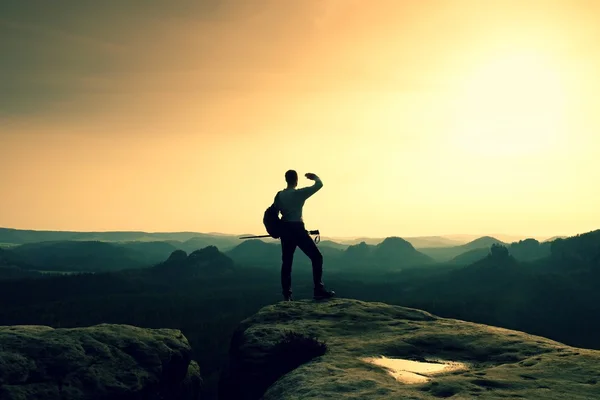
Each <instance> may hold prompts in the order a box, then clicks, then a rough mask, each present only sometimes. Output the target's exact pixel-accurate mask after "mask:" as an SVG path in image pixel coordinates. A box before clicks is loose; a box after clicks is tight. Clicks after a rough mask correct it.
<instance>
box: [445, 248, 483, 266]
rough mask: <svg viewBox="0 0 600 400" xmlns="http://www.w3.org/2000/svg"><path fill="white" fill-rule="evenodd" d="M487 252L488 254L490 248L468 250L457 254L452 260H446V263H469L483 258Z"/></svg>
mask: <svg viewBox="0 0 600 400" xmlns="http://www.w3.org/2000/svg"><path fill="white" fill-rule="evenodd" d="M488 254H490V249H489V248H487V247H482V248H478V249H473V250H468V251H466V252H464V253H462V254H459V255H457V256H456V257H454V258H453V259H452V260H450V261H448V263H449V264H453V265H470V264H473V263H474V262H477V261H479V260H482V259H484V258H485V257H487V255H488Z"/></svg>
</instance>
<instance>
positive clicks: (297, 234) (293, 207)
mask: <svg viewBox="0 0 600 400" xmlns="http://www.w3.org/2000/svg"><path fill="white" fill-rule="evenodd" d="M305 176H306V178H308V179H310V180H313V181H315V183H314V185H312V186H308V187H305V188H301V189H296V186H298V173H297V172H296V171H294V170H289V171H287V172H286V173H285V181H286V182H287V187H286V188H285V189H284V190H281V191H279V192H278V193H277V195H276V196H275V200H274V202H273V204H274V205H275V207H276V208H277V209H278V210H279V212H281V216H282V217H281V253H282V255H281V260H282V264H281V286H282V289H283V298H284V300H285V301H292V263H293V261H294V252H295V251H296V246H297V247H299V248H300V250H302V251H303V252H304V254H306V255H307V256H308V258H310V261H311V262H312V269H313V282H314V293H313V294H314V299H315V300H321V299H328V298H331V297H333V296H334V295H335V293H334V292H333V291H328V290H325V286H324V285H323V282H322V276H323V256H322V255H321V252H320V251H319V249H318V247H317V245H316V243H315V242H313V240H312V238H311V237H310V235H309V234H308V231H307V230H306V228H305V227H304V221H303V219H302V207H303V206H304V202H305V201H306V199H308V198H309V197H310V196H312V195H313V194H315V193H316V192H317V191H318V190H319V189H321V188H322V187H323V182H321V179H319V177H318V176H317V175H315V174H313V173H308V174H306V175H305Z"/></svg>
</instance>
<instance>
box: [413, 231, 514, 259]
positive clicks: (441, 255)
mask: <svg viewBox="0 0 600 400" xmlns="http://www.w3.org/2000/svg"><path fill="white" fill-rule="evenodd" d="M493 244H505V243H503V242H501V241H500V240H498V239H496V238H493V237H491V236H483V237H480V238H477V239H475V240H473V241H471V242H469V243H466V244H463V245H460V246H453V247H430V248H423V249H421V252H422V253H423V254H426V255H428V256H429V257H431V258H433V259H434V260H436V261H438V262H447V261H450V260H452V259H454V258H456V257H458V256H459V255H461V254H464V253H466V252H469V251H471V250H476V249H489V248H490V246H492V245H493ZM472 254H475V253H472Z"/></svg>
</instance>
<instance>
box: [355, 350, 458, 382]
mask: <svg viewBox="0 0 600 400" xmlns="http://www.w3.org/2000/svg"><path fill="white" fill-rule="evenodd" d="M362 361H365V362H368V363H370V364H374V365H379V366H380V367H384V368H385V369H387V370H388V372H389V374H390V375H391V376H393V377H394V378H395V379H396V380H397V381H398V382H402V383H408V384H417V383H426V382H429V381H430V380H431V378H430V377H431V376H432V375H436V374H441V373H445V372H452V371H460V370H466V369H468V367H467V365H466V364H463V363H459V362H454V361H442V360H436V361H435V362H420V361H412V360H405V359H402V358H387V357H383V356H382V357H370V358H363V359H362Z"/></svg>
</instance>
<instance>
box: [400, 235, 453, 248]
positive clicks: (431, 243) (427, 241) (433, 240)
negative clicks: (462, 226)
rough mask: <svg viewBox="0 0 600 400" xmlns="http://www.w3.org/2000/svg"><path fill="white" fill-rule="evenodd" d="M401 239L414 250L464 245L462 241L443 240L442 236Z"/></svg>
mask: <svg viewBox="0 0 600 400" xmlns="http://www.w3.org/2000/svg"><path fill="white" fill-rule="evenodd" d="M403 239H404V240H406V241H407V242H409V243H410V244H412V245H413V246H414V247H415V248H416V249H422V248H427V247H451V246H460V245H461V244H464V242H462V241H459V240H453V239H449V238H445V237H443V236H418V237H405V238H403Z"/></svg>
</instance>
